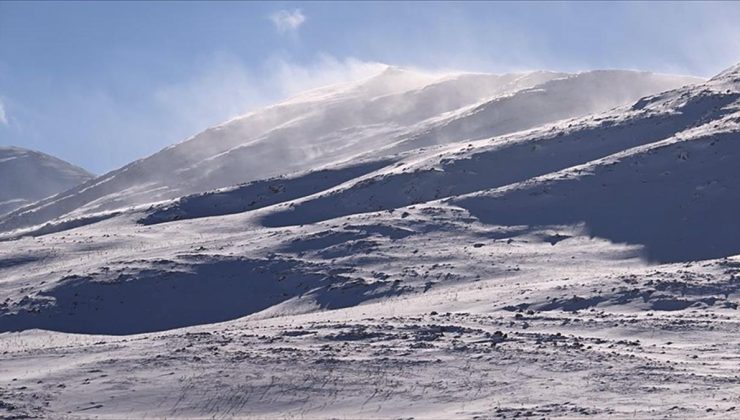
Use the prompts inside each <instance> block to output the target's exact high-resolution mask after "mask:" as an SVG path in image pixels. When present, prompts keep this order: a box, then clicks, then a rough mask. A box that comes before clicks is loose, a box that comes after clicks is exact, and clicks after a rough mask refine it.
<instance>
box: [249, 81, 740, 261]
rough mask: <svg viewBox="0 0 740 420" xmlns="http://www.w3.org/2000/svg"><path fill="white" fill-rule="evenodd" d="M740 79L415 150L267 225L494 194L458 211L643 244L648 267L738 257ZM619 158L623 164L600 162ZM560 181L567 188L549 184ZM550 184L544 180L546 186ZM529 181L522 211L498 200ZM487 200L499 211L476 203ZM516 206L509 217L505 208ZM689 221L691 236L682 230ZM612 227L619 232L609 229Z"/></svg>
mask: <svg viewBox="0 0 740 420" xmlns="http://www.w3.org/2000/svg"><path fill="white" fill-rule="evenodd" d="M736 77H737V72H735V73H732V72H730V73H728V72H725V73H723V74H722V75H720V76H718V77H716V78H713V79H712V80H710V81H709V82H707V83H705V84H701V85H697V86H690V87H686V88H681V89H678V90H674V91H670V92H666V93H663V94H659V95H655V96H652V97H648V98H644V99H642V100H640V101H638V102H637V103H636V104H635V105H633V106H632V107H626V108H622V109H616V110H614V111H611V112H608V113H605V114H601V115H596V116H589V117H585V118H580V119H574V120H568V121H564V122H561V123H557V124H555V125H553V126H550V127H543V128H538V129H535V130H532V131H530V132H525V133H519V134H515V135H510V136H507V137H499V138H494V139H490V140H481V141H475V142H471V143H469V144H467V145H464V146H460V145H451V146H446V147H444V148H442V149H440V150H430V151H428V152H426V153H418V152H417V153H414V154H413V155H410V156H408V157H407V158H406V159H404V160H402V161H400V162H399V163H398V164H396V165H394V166H393V167H392V168H386V169H383V170H381V171H377V172H375V173H373V174H369V175H368V176H365V177H363V178H360V179H357V180H354V181H352V182H348V183H345V184H343V185H341V186H339V187H337V188H334V189H332V190H329V191H325V192H322V193H320V194H316V195H313V196H309V197H305V198H303V199H301V200H296V201H293V202H290V203H287V204H285V205H282V206H278V207H276V208H274V209H271V211H270V212H269V213H266V214H265V215H264V218H263V223H264V224H265V225H266V226H272V227H280V226H291V225H302V224H310V223H315V222H318V221H323V220H329V219H332V218H335V217H341V216H346V215H352V214H358V213H365V212H372V211H378V210H392V209H397V208H400V207H404V206H408V205H412V204H416V203H424V202H429V201H434V200H437V199H442V198H445V197H454V196H459V195H465V194H472V193H477V192H481V191H484V192H485V191H488V190H494V191H498V192H496V193H495V194H494V195H493V196H492V197H494V198H495V199H494V198H491V199H490V200H484V199H482V198H481V199H478V200H472V199H466V200H463V201H460V202H459V203H461V204H460V205H464V206H466V207H470V210H471V212H473V213H474V214H476V215H477V216H478V217H480V218H481V219H483V220H488V221H491V223H497V224H504V225H509V224H513V225H542V224H548V223H551V224H572V223H580V222H586V224H587V225H589V223H591V224H592V225H593V226H590V228H592V229H593V234H594V235H597V236H602V237H605V238H609V239H613V240H615V241H625V242H630V243H635V244H640V245H644V246H645V247H646V248H647V250H646V251H647V254H648V257H649V258H652V259H656V260H659V261H669V262H671V261H678V260H681V261H682V260H687V259H688V260H690V259H703V258H714V257H719V256H727V255H732V254H734V253H739V252H740V247H738V246H737V245H736V241H734V240H733V237H737V235H740V231H736V229H734V227H733V226H737V224H736V223H732V221H731V219H732V216H731V215H732V214H733V213H736V212H737V210H738V208H739V206H740V196H738V190H737V189H736V188H735V187H734V182H733V179H738V178H740V165H737V158H738V156H737V152H738V150H737V148H738V147H739V146H738V145H739V144H740V143H738V142H737V139H738V134H739V130H738V121H739V120H740V88H739V84H738V83H737V80H736V79H735V78H736ZM634 153H637V155H634V156H633V154H634ZM643 155H644V156H643ZM610 156H612V158H610V159H616V158H614V156H623V157H621V158H619V159H618V160H617V161H613V160H601V159H605V158H609V157H610ZM628 156H630V157H628ZM623 161H624V162H623ZM605 162H609V163H605ZM617 162H619V164H617ZM627 162H629V163H627ZM589 165H595V166H589ZM568 168H575V169H572V170H574V171H577V173H585V174H590V173H591V171H593V172H594V173H593V174H590V175H589V176H583V177H578V178H577V179H578V180H577V181H575V180H570V181H569V182H568V183H567V184H563V183H564V182H565V181H562V180H560V178H561V177H565V175H564V174H563V173H560V172H558V171H563V170H568ZM551 173H554V174H553V175H549V176H551V177H554V179H557V180H558V181H552V180H550V179H549V178H547V176H548V174H551ZM568 173H569V172H568ZM542 176H546V178H538V177H542ZM565 178H567V177H565ZM545 179H547V181H545ZM567 179H570V178H567ZM522 182H523V183H525V184H524V185H526V186H527V188H526V189H525V191H523V192H521V193H520V194H519V195H516V197H518V198H517V201H516V204H506V203H508V200H509V193H505V192H501V191H508V188H513V187H512V185H515V184H517V183H522ZM552 183H554V184H555V185H551V184H552ZM561 185H567V186H562V187H561ZM507 186H508V187H507ZM555 186H557V190H560V189H562V191H561V193H560V195H557V196H556V197H555V198H551V199H550V201H548V200H545V198H544V197H549V196H550V194H554V192H552V190H553V189H555V188H556V187H555ZM609 186H612V187H611V188H610V187H609ZM496 188H502V190H495V189H496ZM483 197H488V196H487V195H485V194H484V195H483ZM496 197H503V198H496ZM488 201H493V202H495V203H499V204H495V205H494V204H491V205H490V206H489V205H488V204H479V203H480V202H485V203H487V202H488ZM453 202H455V203H457V202H458V201H453ZM468 203H474V204H470V206H468ZM507 205H510V206H511V209H509V210H506V211H504V210H502V209H504V208H506V207H505V206H507ZM502 206H503V207H502ZM481 209H489V210H481ZM528 209H540V210H541V212H542V214H541V215H540V214H539V212H538V211H535V210H531V211H530V210H528ZM609 209H619V210H614V211H607V210H609ZM556 210H557V211H556ZM620 211H621V212H623V213H624V216H623V217H622V216H620ZM509 212H511V213H509ZM498 215H500V216H498ZM545 215H546V216H547V217H545ZM600 215H601V216H600ZM539 216H541V217H539ZM497 217H501V220H499V219H497ZM682 221H683V222H682ZM689 221H690V224H691V226H683V223H684V222H686V223H688V222H689ZM607 222H608V223H610V225H608V226H604V225H603V223H607ZM671 232H680V234H678V233H677V234H675V235H674V234H671ZM706 232H715V234H714V235H707V234H706ZM733 235H734V236H733ZM679 237H680V238H679Z"/></svg>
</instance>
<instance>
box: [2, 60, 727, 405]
mask: <svg viewBox="0 0 740 420" xmlns="http://www.w3.org/2000/svg"><path fill="white" fill-rule="evenodd" d="M391 74H392V75H393V79H392V80H397V79H395V78H396V77H401V76H402V75H404V74H406V73H405V72H399V71H398V70H397V69H393V70H392V72H391ZM542 74H547V73H541V74H540V75H542ZM606 74H609V75H610V77H616V76H615V73H613V72H607V73H606ZM619 75H620V76H619V77H625V78H626V79H618V80H627V81H630V80H634V79H632V76H633V75H634V74H633V73H631V72H627V73H619ZM386 76H388V75H386ZM384 77H385V76H384ZM461 77H462V76H459V75H458V76H455V77H454V78H452V79H450V78H447V76H445V77H444V78H443V80H442V81H440V80H437V81H436V82H434V84H433V86H434V89H442V88H441V87H440V86H443V85H444V83H446V82H447V81H450V80H458V79H459V78H461ZM466 77H470V78H471V79H470V80H471V83H473V84H478V83H481V80H479V78H480V77H484V76H481V75H475V76H466ZM537 77H540V76H537ZM548 77H549V76H548ZM602 77H603V74H601V73H599V72H590V73H583V74H581V75H572V76H564V77H560V76H553V77H552V78H550V79H549V80H547V81H541V82H536V83H537V84H536V86H533V87H527V88H522V89H519V88H517V89H515V91H513V92H510V93H507V94H502V95H501V96H497V97H495V98H483V99H480V100H478V99H476V100H477V101H478V102H476V103H474V104H470V105H460V104H462V103H463V102H466V101H468V99H466V100H465V101H463V100H457V99H456V100H455V101H456V102H455V103H454V104H453V105H449V106H446V105H445V106H443V107H442V108H440V109H447V110H448V111H445V112H441V111H440V109H437V110H434V111H433V112H431V111H430V112H429V113H424V115H413V116H412V115H411V114H414V113H418V112H421V111H419V110H414V109H415V108H418V105H415V106H414V107H411V108H409V110H408V111H407V112H406V111H405V112H403V113H393V114H392V115H391V116H389V115H385V116H382V115H379V116H377V117H373V118H377V120H372V119H371V118H370V117H367V118H368V119H367V121H391V120H393V119H394V118H395V119H396V121H398V124H403V126H404V127H405V128H404V133H403V134H402V135H399V136H398V137H395V138H394V141H387V140H384V141H383V142H382V144H383V148H382V151H379V152H378V153H374V150H373V149H367V150H362V151H361V152H360V150H359V149H354V148H353V156H355V157H354V158H351V159H350V158H349V157H348V156H349V155H347V154H345V153H344V152H341V153H338V154H337V155H335V156H334V157H331V158H330V159H329V158H327V159H328V160H327V162H326V163H322V164H321V165H318V166H316V167H311V168H305V169H300V168H295V171H293V172H290V173H275V174H274V175H275V176H272V175H270V176H266V177H264V178H260V179H254V180H251V181H250V182H246V183H243V184H237V185H230V186H224V187H223V188H221V187H219V188H216V189H212V190H208V191H195V192H194V193H192V194H186V195H182V196H177V197H173V198H167V197H168V194H169V193H166V194H163V195H161V196H157V197H158V198H161V199H162V201H160V202H153V203H152V202H148V203H146V204H144V203H142V204H141V205H139V206H136V207H132V208H128V209H120V208H116V207H115V206H110V207H109V205H108V204H105V202H106V200H108V199H109V198H105V197H101V198H100V200H101V201H99V202H97V203H99V204H100V207H96V206H97V204H94V205H93V206H91V207H88V210H90V209H92V208H98V209H109V211H108V212H107V213H103V214H89V213H85V212H86V211H87V210H84V211H79V210H74V212H73V214H72V215H73V217H69V216H65V217H62V218H60V219H58V220H53V221H50V222H48V223H45V224H44V225H42V226H36V227H29V226H31V225H33V224H36V221H44V222H47V220H48V218H39V219H25V221H24V219H22V217H30V216H27V215H26V216H23V214H24V213H23V212H21V213H17V214H15V215H11V217H7V218H5V219H4V220H3V223H6V225H5V226H6V228H8V227H10V226H13V227H21V226H22V227H26V228H25V229H24V230H21V231H16V232H13V233H6V234H5V235H4V236H3V237H2V240H0V278H1V279H2V281H1V282H0V296H2V297H3V300H2V302H1V303H0V352H3V356H4V363H3V368H4V370H3V372H2V373H0V392H1V393H0V398H1V399H2V402H3V404H2V405H0V413H6V412H7V413H9V414H12V415H14V416H20V417H23V416H42V417H43V416H47V417H48V416H55V415H58V414H64V415H76V416H79V417H85V416H88V417H89V416H100V417H108V418H120V417H137V418H138V417H153V418H160V417H168V418H194V417H248V416H253V417H265V418H273V417H307V418H377V417H394V418H397V417H414V418H440V419H441V418H459V417H464V418H471V417H483V418H487V417H507V418H516V417H537V418H559V417H562V418H574V417H588V416H593V417H596V418H604V417H615V418H664V417H666V418H670V417H677V418H733V416H734V414H735V413H736V412H737V410H738V407H740V397H738V396H739V395H740V380H738V376H737V372H736V370H737V369H736V365H737V361H738V360H737V352H736V350H737V348H738V346H740V339H738V337H740V316H739V315H738V308H739V307H740V245H738V241H737V240H736V238H738V237H740V225H738V223H736V221H735V218H736V213H737V209H738V207H739V206H740V189H738V187H737V185H736V184H737V183H736V182H735V181H736V180H737V179H740V166H739V165H737V164H736V163H737V161H738V159H740V142H738V140H739V139H740V66H735V67H732V68H730V69H728V70H726V71H724V72H722V73H720V74H719V75H717V76H715V77H713V78H712V79H710V80H708V81H706V82H703V83H696V84H693V85H685V86H684V85H681V86H678V87H676V88H674V89H670V90H665V91H660V92H657V91H656V92H654V93H651V94H648V95H646V96H644V97H641V98H635V99H634V100H633V101H631V102H629V101H628V102H627V103H623V104H621V105H619V104H618V105H619V106H614V105H613V104H611V103H610V104H609V105H608V106H607V105H603V104H604V102H602V101H600V100H599V101H596V100H594V99H593V98H594V97H592V96H591V97H590V96H589V95H588V94H587V93H588V92H590V93H591V94H593V95H596V94H597V93H596V92H602V93H603V90H609V89H610V90H612V91H614V92H616V91H623V90H621V89H619V87H618V86H617V85H615V84H610V83H605V84H604V83H601V82H599V80H601V78H602ZM639 77H643V78H644V77H653V76H649V75H648V74H643V73H641V74H640V76H639ZM401 79H403V77H401ZM375 80H376V81H377V79H375ZM414 80H416V79H414ZM584 80H585V81H584ZM586 81H587V82H586ZM365 83H369V82H368V81H366V82H365ZM404 83H406V82H404ZM420 83H421V85H423V86H425V87H424V88H421V90H424V89H430V87H429V86H430V85H429V84H428V81H426V80H425V81H423V82H420ZM496 83H498V82H496ZM583 83H590V85H589V86H591V88H589V89H587V90H585V91H579V92H574V91H573V89H572V87H573V86H584V85H583ZM651 83H652V82H651ZM651 83H648V84H651ZM494 84H495V83H494ZM380 85H381V86H377V85H373V84H370V85H369V87H367V86H366V85H364V84H359V85H354V84H350V85H346V86H342V87H331V88H327V89H321V90H318V91H314V92H311V93H310V94H307V95H304V96H301V97H299V98H297V99H295V100H294V101H293V102H291V103H292V104H293V105H291V106H298V105H297V104H300V103H304V105H305V103H306V101H308V102H310V101H321V102H322V103H326V102H331V101H336V103H337V104H340V103H342V104H346V103H347V102H342V101H344V99H342V100H341V101H340V100H339V99H337V97H338V96H340V97H342V98H344V97H345V95H347V96H349V95H350V94H349V93H347V92H357V91H358V90H363V89H367V90H371V89H380V88H381V87H382V86H385V83H381V84H380ZM390 85H393V83H389V86H390ZM602 85H603V87H602V88H599V86H602ZM362 86H366V87H364V88H362ZM394 89H396V88H395V87H394ZM419 89H420V88H419V85H415V86H414V87H413V88H412V89H410V90H409V91H406V93H404V94H405V95H411V96H412V97H415V95H417V94H418V95H421V94H420V93H419ZM451 89H452V88H451ZM599 89H603V90H599ZM452 90H453V91H457V88H454V89H452ZM473 90H474V89H473ZM384 92H385V91H384ZM409 92H411V93H409ZM462 92H465V90H464V89H462ZM448 94H449V93H446V94H445V95H448ZM358 95H360V94H358ZM460 95H462V96H465V95H463V94H462V93H461V94H460ZM470 95H473V94H472V93H471V94H470ZM584 95H585V96H584ZM360 96H361V95H360ZM452 96H453V97H454V96H455V95H452ZM381 97H382V98H385V99H384V100H386V101H397V100H398V99H397V98H398V96H396V95H390V96H387V95H383V96H381ZM566 97H568V98H572V99H573V108H572V109H576V108H577V109H578V110H579V111H578V112H582V111H584V109H585V108H588V107H590V106H591V105H585V104H584V102H588V101H587V100H586V99H588V98H590V99H588V100H593V101H594V102H599V103H600V104H601V105H600V106H601V107H603V108H605V109H602V110H600V112H596V113H590V114H588V115H580V116H575V117H573V118H567V117H564V116H563V114H561V113H560V112H561V108H558V107H557V106H555V105H556V104H557V103H567V102H566V101H565V99H564V98H566ZM328 98H334V99H331V100H329V99H328ZM535 98H536V99H535ZM576 98H580V99H576ZM621 98H622V99H620V101H621V100H624V99H625V98H626V96H623V97H621ZM615 101H616V100H615ZM386 103H390V102H386ZM420 103H426V100H423V101H421V102H420ZM522 103H528V104H529V105H527V106H528V107H531V106H534V105H533V104H535V103H536V104H540V105H541V107H535V108H531V109H537V111H536V112H535V114H536V116H533V117H532V120H531V121H533V122H532V124H533V126H531V127H528V128H526V129H523V128H524V127H523V126H522V125H519V124H520V123H518V122H517V123H513V122H511V119H510V116H512V115H521V113H522V112H521V111H515V110H517V109H519V110H521V108H520V106H522ZM496 104H498V105H496ZM286 106H287V105H286ZM291 106H288V108H289V109H292V108H291ZM301 106H303V105H301ZM337 106H339V105H337ZM440 106H441V105H440ZM456 107H457V108H456ZM584 107H585V108H584ZM271 109H273V108H271ZM382 109H385V106H383V107H380V108H378V110H379V111H378V112H380V110H382ZM273 111H274V109H273ZM296 112H297V111H296ZM440 112H441V113H440ZM548 113H549V114H548ZM370 114H372V113H370ZM547 115H550V116H547ZM252 118H254V117H252ZM296 118H298V117H296ZM419 119H421V122H419V123H413V124H412V123H411V122H410V121H417V120H419ZM236 121H238V120H236ZM302 121H303V120H302ZM401 121H402V122H401ZM464 121H467V122H464ZM229 124H231V123H227V124H226V125H224V126H222V128H221V129H222V130H226V128H225V127H229ZM368 124H375V122H373V123H370V122H368ZM507 124H510V125H507ZM288 125H290V124H288ZM392 125H393V124H391V123H390V122H389V123H385V124H383V127H387V126H392ZM502 126H503V127H505V128H502V129H501V130H503V131H502V132H501V133H498V132H497V131H496V130H497V129H498V128H497V127H502ZM285 127H287V126H285ZM384 129H385V128H384ZM510 130H511V131H510ZM217 131H218V130H216V132H217ZM343 133H344V132H343ZM356 133H357V132H356V131H354V130H351V131H350V134H352V135H354V134H356ZM454 133H459V135H458V136H454V135H453V134H454ZM484 133H495V135H490V136H486V135H484ZM448 136H451V137H448ZM223 138H224V139H226V138H232V137H230V136H226V135H224V137H223ZM275 138H277V137H275ZM364 139H365V140H367V141H368V142H370V143H372V141H371V140H372V138H371V137H365V138H364ZM353 141H354V137H352V136H350V138H349V139H348V140H347V142H348V143H350V144H351V143H352V142H353ZM237 143H238V142H237ZM197 144H198V142H197V141H195V139H193V140H191V141H190V142H186V143H182V144H181V145H176V146H173V148H171V149H167V150H165V151H163V152H162V153H174V151H175V150H179V149H180V148H182V147H187V148H192V149H193V152H192V155H195V154H198V153H202V155H201V157H203V156H209V155H210V153H211V152H212V151H206V150H205V149H200V148H199V147H200V146H198V147H196V146H197ZM255 144H256V143H255ZM360 144H362V145H364V143H362V142H361V143H360ZM377 146H378V144H374V147H377ZM419 146H422V147H421V148H418V147H419ZM219 147H220V146H219ZM241 147H242V146H241V145H237V146H236V150H239V149H240V148H241ZM233 149H234V148H233V147H232V148H231V149H229V150H233ZM379 150H380V148H379ZM389 151H391V152H393V153H395V154H388V152H389ZM355 152H356V153H355ZM327 153H328V152H327ZM188 154H190V152H189V153H188ZM330 154H331V153H329V155H330ZM329 155H320V156H329ZM157 156H160V157H157ZM164 156H166V155H164V154H162V155H155V156H154V157H152V158H149V159H164ZM219 156H220V155H219ZM244 156H246V155H244ZM339 156H341V159H340V158H338V157H339ZM219 159H220V158H219ZM317 159H319V160H316V161H312V162H318V161H321V159H323V158H317ZM329 161H331V162H329ZM142 162H145V161H142ZM306 162H308V160H307V161H306ZM139 164H143V163H139ZM136 165H138V164H135V165H134V166H131V167H130V168H129V169H128V170H127V171H132V174H133V173H135V172H136V171H138V169H137V168H138V166H136ZM127 171H122V172H120V173H118V174H125V173H126V172H127ZM206 172H207V171H206ZM188 173H191V172H188V171H184V172H180V175H182V176H183V180H187V179H188V178H187V177H185V175H184V174H188ZM193 173H195V172H193ZM199 173H200V172H199ZM271 174H272V173H271ZM111 176H112V177H113V178H114V179H117V178H118V177H119V176H123V175H116V174H113V175H110V176H109V177H108V178H110V177H111ZM132 176H133V175H132ZM137 176H138V175H137ZM108 178H103V179H99V180H97V181H95V182H92V183H91V184H89V185H88V187H89V188H95V187H94V184H96V182H105V179H108ZM132 179H134V178H132ZM203 179H205V178H203ZM111 182H113V181H111ZM116 182H119V181H116ZM198 182H201V181H198ZM202 182H204V183H203V184H197V183H195V184H192V185H190V184H189V185H188V186H183V187H182V188H183V190H182V191H187V190H188V188H191V187H193V185H196V184H197V185H199V187H198V188H201V187H204V186H205V185H206V184H207V182H206V181H202ZM208 182H210V181H208ZM149 187H150V188H154V184H152V185H150V186H149ZM157 188H164V187H162V186H161V185H160V186H159V187H157ZM193 188H194V187H193ZM163 191H165V189H163ZM74 194H77V193H74ZM74 194H72V195H69V196H70V197H72V196H74ZM80 194H84V192H83V193H80ZM142 197H144V195H142ZM62 202H63V201H62ZM56 203H57V200H48V201H47V202H46V205H48V206H49V207H54V206H56V205H57V204H56ZM91 203H95V202H92V201H91ZM43 208H44V207H38V209H39V210H37V211H41V210H43ZM75 209H76V207H75ZM55 217H56V216H55ZM39 223H40V222H39ZM62 361H63V362H62ZM7 407H12V409H9V408H7ZM1 410H6V411H5V412H3V411H1Z"/></svg>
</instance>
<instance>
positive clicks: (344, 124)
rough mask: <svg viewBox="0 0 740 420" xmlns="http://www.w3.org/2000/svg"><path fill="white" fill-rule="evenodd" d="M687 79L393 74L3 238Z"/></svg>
mask: <svg viewBox="0 0 740 420" xmlns="http://www.w3.org/2000/svg"><path fill="white" fill-rule="evenodd" d="M698 81H699V80H698V79H696V78H691V77H683V76H668V75H656V74H651V73H644V72H631V71H596V72H586V73H579V74H573V75H567V74H562V73H552V72H532V73H525V74H508V75H488V74H454V75H428V74H423V73H418V72H412V71H408V70H403V69H399V68H395V67H389V68H388V69H386V70H385V71H383V72H382V73H380V74H378V75H376V76H374V77H371V78H369V79H367V80H363V81H360V82H357V83H350V84H344V85H339V86H334V87H329V88H324V89H318V90H316V91H312V92H309V93H306V94H303V95H299V96H298V97H296V98H292V99H290V100H288V101H286V102H284V103H281V104H278V105H275V106H272V107H268V108H265V109H262V110H258V111H255V112H253V113H251V114H248V115H246V116H243V117H240V118H236V119H234V120H231V121H228V122H226V123H224V124H222V125H220V126H217V127H213V128H210V129H208V130H206V131H204V132H202V133H200V134H197V135H196V136H194V137H192V138H191V139H188V140H187V141H185V142H183V143H180V144H177V145H174V146H171V147H169V148H166V149H164V150H162V151H161V152H159V153H157V154H155V155H153V156H150V157H148V158H145V159H142V160H139V161H136V162H134V163H132V164H130V165H127V166H125V167H123V168H121V169H118V170H115V171H113V172H110V173H108V174H104V175H102V176H100V177H98V178H96V179H94V180H91V181H89V182H87V183H85V184H84V185H80V186H79V187H77V188H76V189H73V190H70V191H67V192H65V193H64V194H62V195H60V196H57V197H54V198H50V199H48V200H44V201H43V202H40V203H38V204H36V205H35V206H33V207H30V208H26V209H23V210H22V211H17V212H14V213H12V214H10V215H8V216H6V217H4V218H2V219H0V231H3V230H6V231H7V230H12V229H16V228H22V227H28V226H33V225H37V224H42V223H45V222H48V221H50V220H53V219H55V218H59V217H63V216H64V217H75V216H82V215H90V214H92V213H97V212H101V211H111V210H116V209H121V208H125V207H128V206H134V205H141V204H146V203H151V202H157V201H161V200H168V199H173V198H177V197H180V196H183V195H187V194H192V193H198V192H205V191H208V190H212V189H216V188H222V187H228V186H232V185H236V184H240V183H245V182H249V181H254V180H259V179H266V178H270V177H274V176H279V175H285V174H290V173H295V172H301V171H309V170H316V169H321V168H322V167H324V166H327V165H337V164H341V163H342V162H348V163H351V162H354V161H357V160H360V159H367V158H377V157H384V156H388V155H392V154H396V153H399V152H404V151H408V150H413V149H417V148H419V147H422V146H429V145H434V144H446V143H451V142H457V141H465V140H469V139H477V138H484V137H488V136H493V135H499V134H504V133H510V132H514V131H519V130H523V129H528V128H532V127H535V126H538V125H541V124H544V123H548V122H553V121H557V120H561V119H564V118H569V117H575V116H580V115H585V114H589V113H593V112H599V111H604V110H607V109H609V108H612V107H615V106H618V105H623V104H626V103H629V102H632V101H634V100H637V99H638V98H640V97H642V96H645V95H649V94H653V93H657V92H661V91H664V90H667V89H671V88H675V87H679V86H683V85H685V84H687V83H696V82H698Z"/></svg>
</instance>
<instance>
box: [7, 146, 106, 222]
mask: <svg viewBox="0 0 740 420" xmlns="http://www.w3.org/2000/svg"><path fill="white" fill-rule="evenodd" d="M92 178H93V175H92V174H90V173H89V172H87V171H85V170H84V169H82V168H79V167H77V166H74V165H72V164H70V163H67V162H65V161H63V160H60V159H57V158H55V157H53V156H49V155H47V154H44V153H40V152H36V151H32V150H27V149H22V148H20V147H6V146H0V215H2V214H4V213H8V212H10V211H12V210H15V209H17V208H20V207H23V206H25V205H27V204H30V203H32V202H34V201H37V200H40V199H42V198H46V197H48V196H51V195H53V194H57V193H60V192H63V191H66V190H68V189H70V188H72V187H75V186H77V185H80V184H82V183H83V182H86V181H88V180H90V179H92Z"/></svg>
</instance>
